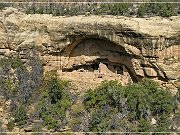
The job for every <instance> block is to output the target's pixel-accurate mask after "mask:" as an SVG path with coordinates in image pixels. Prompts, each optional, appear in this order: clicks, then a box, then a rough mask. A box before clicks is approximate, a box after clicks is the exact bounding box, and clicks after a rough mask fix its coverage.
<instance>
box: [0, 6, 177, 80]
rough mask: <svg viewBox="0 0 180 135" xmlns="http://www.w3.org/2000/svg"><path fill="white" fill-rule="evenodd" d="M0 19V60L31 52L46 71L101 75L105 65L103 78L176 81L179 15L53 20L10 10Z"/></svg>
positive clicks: (81, 17) (50, 17) (46, 16)
mask: <svg viewBox="0 0 180 135" xmlns="http://www.w3.org/2000/svg"><path fill="white" fill-rule="evenodd" d="M0 18H1V20H0V35H1V36H0V55H1V56H7V57H8V56H10V55H13V54H14V53H16V54H19V56H20V57H21V58H22V59H27V57H26V51H29V50H31V49H32V48H34V47H35V48H37V50H38V51H39V56H40V57H41V58H42V59H43V60H44V68H45V70H53V69H55V70H59V71H60V72H68V73H67V74H70V72H81V73H82V72H83V73H84V74H86V73H85V72H88V74H89V73H92V74H95V73H97V72H98V73H99V74H100V73H101V71H100V69H105V68H101V67H102V65H103V64H104V66H106V67H107V69H108V70H109V71H107V70H105V71H107V74H106V75H105V76H111V77H112V78H117V77H121V78H123V75H125V77H129V78H130V80H132V81H139V80H141V79H142V78H144V77H150V78H156V79H160V80H164V81H167V80H169V79H177V78H179V77H180V72H179V67H180V53H179V52H180V22H179V20H180V17H179V16H173V17H171V18H169V19H165V18H160V17H153V18H128V17H123V16H119V17H115V16H88V17H87V16H73V17H52V15H38V14H35V15H26V14H24V13H22V12H20V11H18V10H17V9H13V8H8V9H6V10H3V11H2V12H0ZM112 67H113V68H112ZM82 69H83V70H82ZM121 70H122V71H121ZM125 72H127V74H126V73H125ZM71 75H72V74H71ZM100 76H103V75H102V74H101V75H100ZM75 77H78V76H75ZM111 77H110V79H111ZM100 78H101V77H100ZM105 79H106V77H105Z"/></svg>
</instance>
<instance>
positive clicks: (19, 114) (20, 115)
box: [13, 106, 28, 126]
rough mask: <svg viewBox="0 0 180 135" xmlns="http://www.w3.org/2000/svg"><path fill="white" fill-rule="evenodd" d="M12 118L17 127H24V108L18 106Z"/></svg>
mask: <svg viewBox="0 0 180 135" xmlns="http://www.w3.org/2000/svg"><path fill="white" fill-rule="evenodd" d="M13 117H14V119H15V122H16V123H17V125H18V126H22V125H25V124H26V123H27V119H28V117H27V112H26V109H25V107H23V106H19V107H17V108H16V110H15V111H14V113H13Z"/></svg>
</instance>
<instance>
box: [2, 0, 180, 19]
mask: <svg viewBox="0 0 180 135" xmlns="http://www.w3.org/2000/svg"><path fill="white" fill-rule="evenodd" d="M159 2H161V3H159ZM165 2H166V1H164V0H158V1H154V0H150V1H149V3H140V4H138V3H137V4H135V3H104V4H103V3H101V4H100V3H99V4H98V3H91V4H90V3H89V4H81V3H71V4H70V3H69V4H63V5H62V4H61V3H60V4H55V3H47V4H44V5H43V4H41V5H38V4H35V3H34V4H32V5H31V6H29V5H26V6H23V8H25V12H26V13H27V14H36V13H37V14H52V15H54V16H74V15H90V14H94V15H123V16H136V17H146V16H162V17H170V16H173V15H179V14H180V6H179V3H178V1H176V0H173V1H171V2H174V3H165ZM167 2H169V1H167ZM7 6H8V4H4V3H0V9H3V8H4V7H7Z"/></svg>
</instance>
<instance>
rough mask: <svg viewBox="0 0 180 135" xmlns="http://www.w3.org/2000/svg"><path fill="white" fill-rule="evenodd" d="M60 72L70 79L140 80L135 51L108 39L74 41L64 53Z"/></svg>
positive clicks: (60, 60)
mask: <svg viewBox="0 0 180 135" xmlns="http://www.w3.org/2000/svg"><path fill="white" fill-rule="evenodd" d="M54 57H56V59H57V60H58V61H59V63H57V64H59V65H60V67H59V69H58V71H59V74H61V77H62V78H63V79H67V80H84V81H85V80H87V81H88V82H89V81H92V82H95V83H99V82H101V81H102V80H117V81H120V82H122V84H127V83H130V82H137V81H138V79H140V78H138V77H137V75H136V74H135V72H134V68H133V64H132V62H131V59H132V58H133V56H132V55H130V54H129V53H127V52H126V50H125V49H124V48H123V47H122V46H120V45H116V44H115V43H113V42H110V41H107V40H105V39H98V38H86V39H82V40H81V41H80V42H79V43H78V44H76V45H74V44H70V45H69V46H68V47H66V49H65V50H64V51H63V52H61V53H60V54H59V53H57V54H54Z"/></svg>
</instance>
